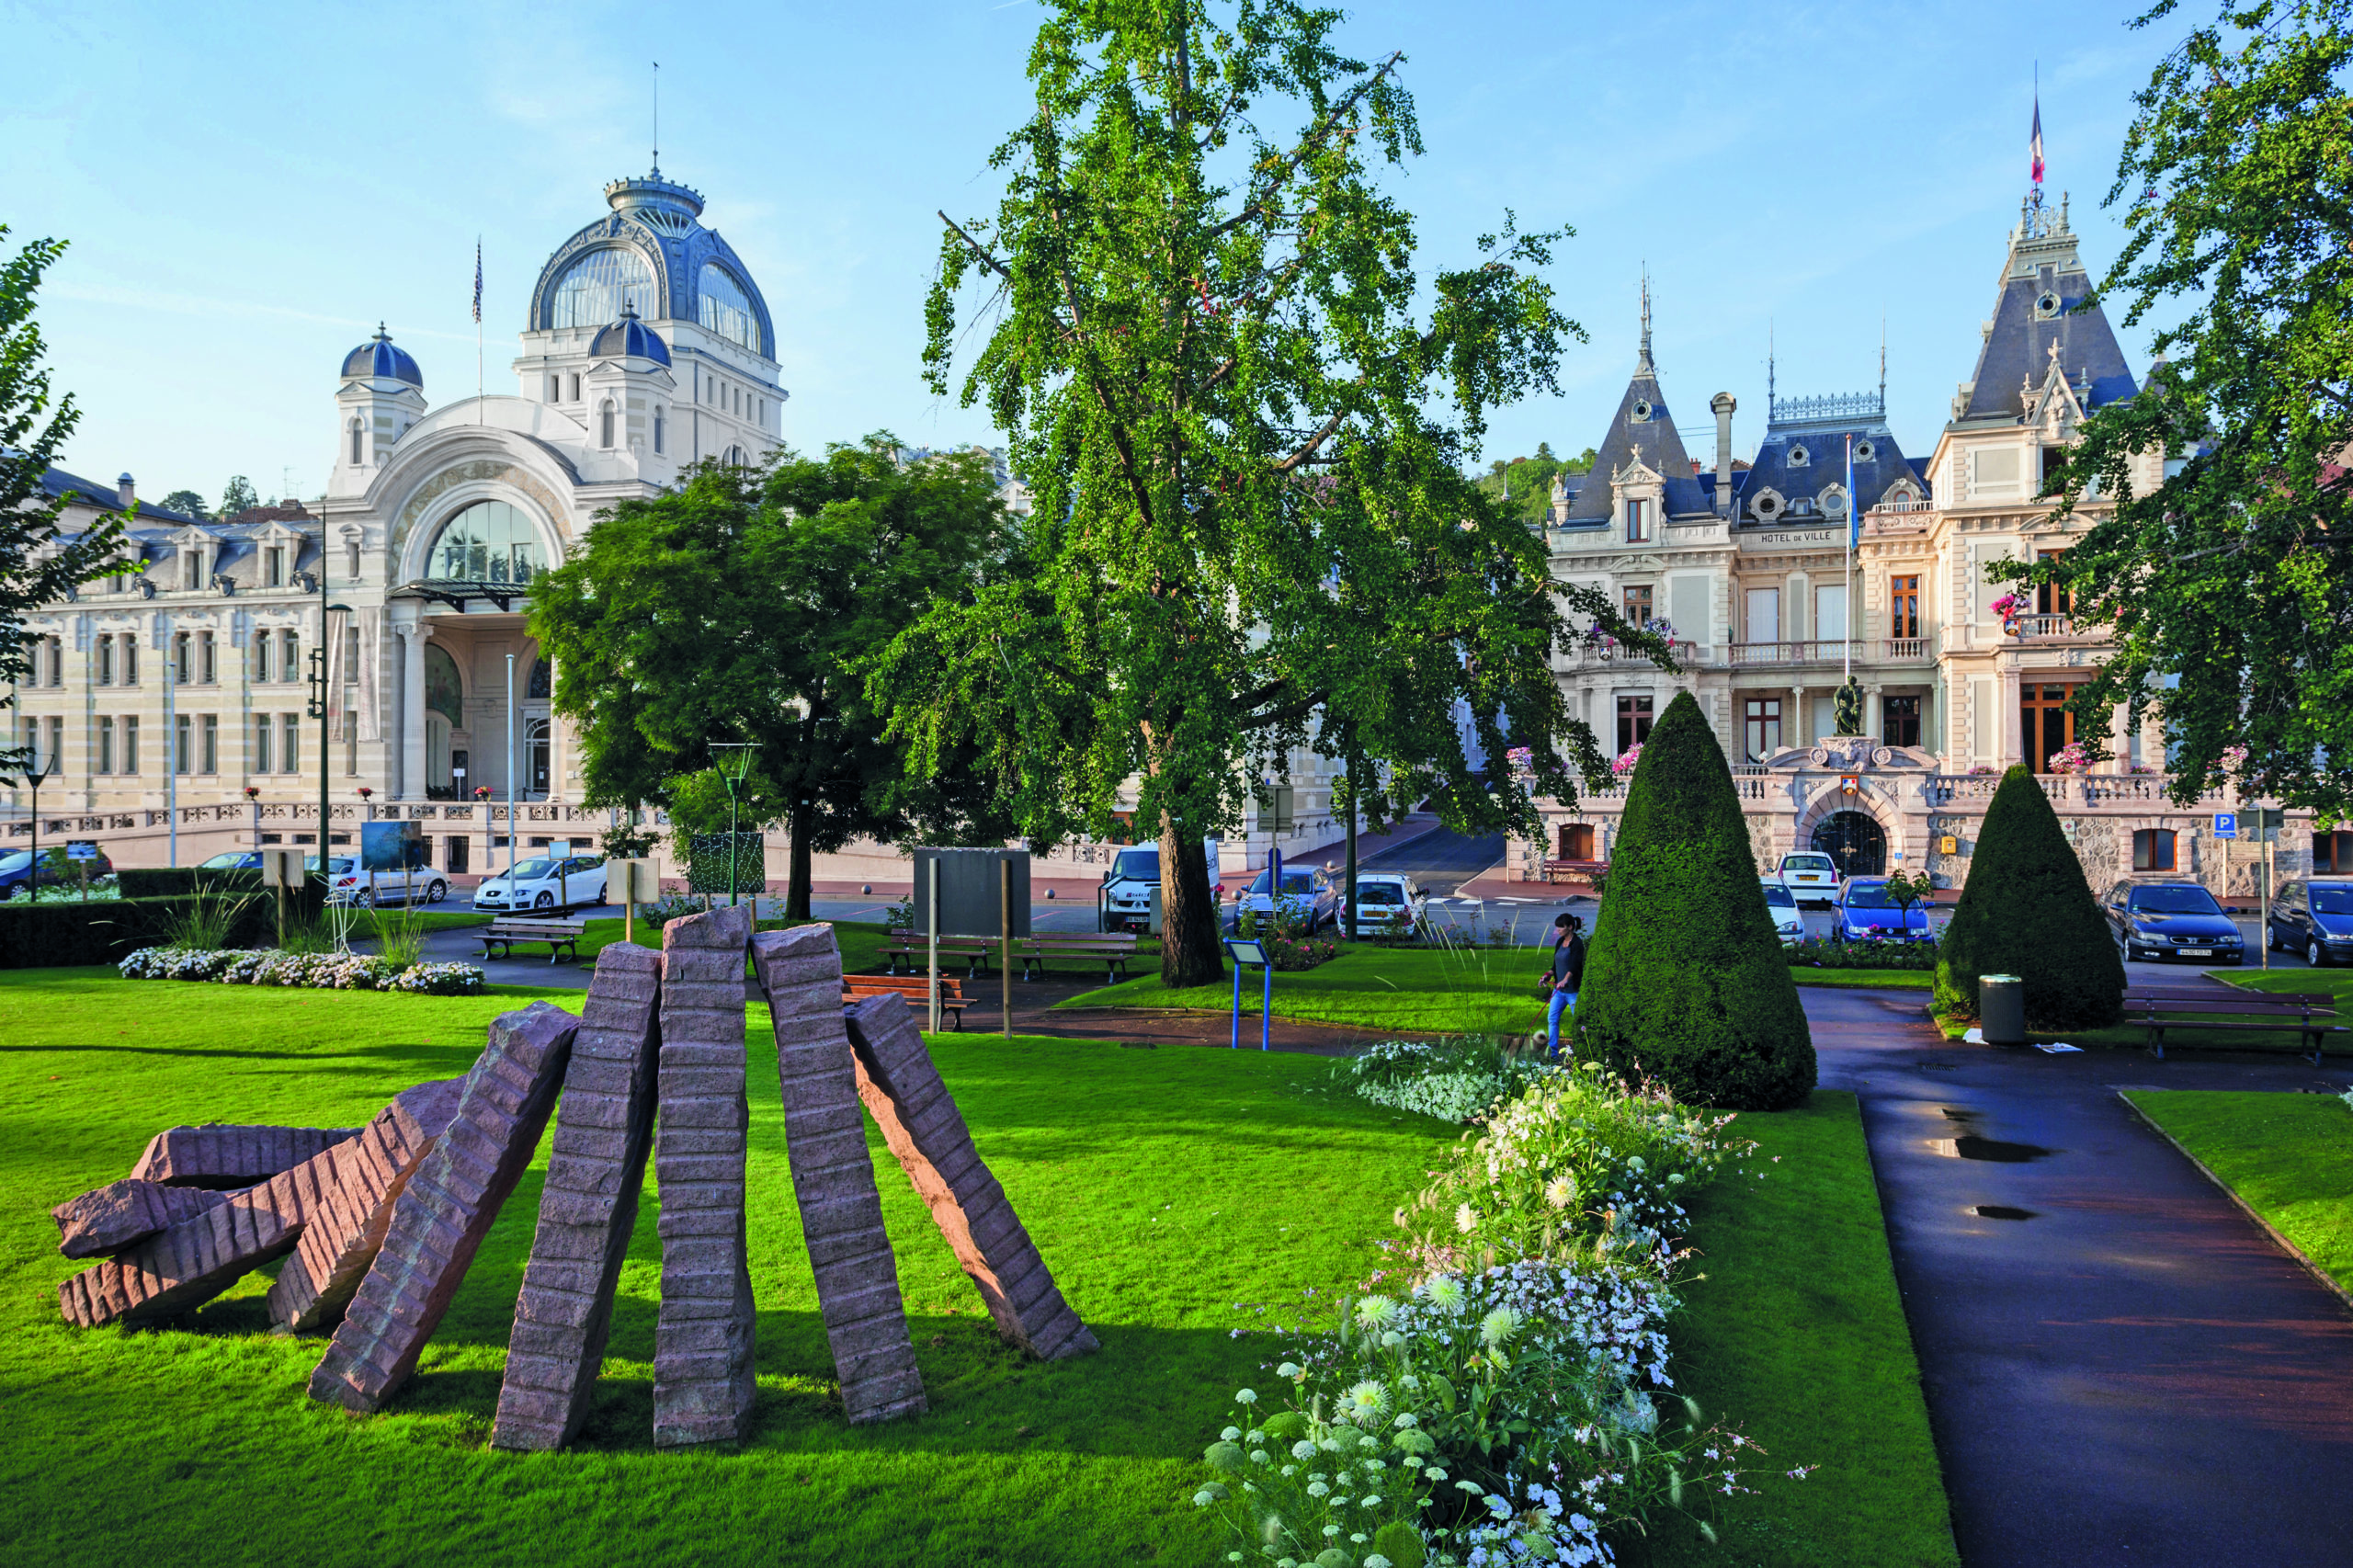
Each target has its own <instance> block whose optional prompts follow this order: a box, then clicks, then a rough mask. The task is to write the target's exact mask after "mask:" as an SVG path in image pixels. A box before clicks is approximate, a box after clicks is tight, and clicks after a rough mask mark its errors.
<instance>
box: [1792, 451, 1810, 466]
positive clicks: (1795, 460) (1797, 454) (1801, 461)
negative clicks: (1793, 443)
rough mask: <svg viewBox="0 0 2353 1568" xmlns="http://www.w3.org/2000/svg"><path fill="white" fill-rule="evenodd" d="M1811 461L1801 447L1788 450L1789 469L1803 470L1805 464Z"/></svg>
mask: <svg viewBox="0 0 2353 1568" xmlns="http://www.w3.org/2000/svg"><path fill="white" fill-rule="evenodd" d="M1812 461H1813V459H1812V458H1811V457H1810V456H1808V455H1807V452H1806V449H1804V448H1803V447H1791V448H1790V457H1789V463H1790V467H1791V468H1803V467H1805V465H1806V464H1807V463H1809V462H1812Z"/></svg>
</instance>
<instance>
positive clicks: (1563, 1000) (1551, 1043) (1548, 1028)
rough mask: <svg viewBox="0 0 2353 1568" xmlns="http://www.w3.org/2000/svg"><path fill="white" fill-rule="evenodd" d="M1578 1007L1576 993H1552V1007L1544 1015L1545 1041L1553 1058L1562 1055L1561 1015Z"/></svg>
mask: <svg viewBox="0 0 2353 1568" xmlns="http://www.w3.org/2000/svg"><path fill="white" fill-rule="evenodd" d="M1576 1005H1577V994H1576V993H1575V992H1574V991H1555V992H1553V993H1552V1006H1551V1008H1550V1009H1549V1010H1548V1011H1547V1012H1546V1013H1545V1015H1544V1039H1545V1041H1546V1044H1547V1048H1548V1050H1549V1051H1550V1052H1551V1054H1552V1055H1553V1056H1558V1055H1560V1054H1561V1015H1562V1014H1563V1013H1564V1012H1567V1011H1569V1010H1570V1009H1572V1008H1574V1006H1576Z"/></svg>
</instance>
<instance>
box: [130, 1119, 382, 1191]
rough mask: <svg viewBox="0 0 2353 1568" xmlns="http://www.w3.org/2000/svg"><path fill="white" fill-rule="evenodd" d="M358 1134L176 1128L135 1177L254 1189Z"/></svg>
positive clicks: (158, 1139) (159, 1138)
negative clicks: (259, 1184)
mask: <svg viewBox="0 0 2353 1568" xmlns="http://www.w3.org/2000/svg"><path fill="white" fill-rule="evenodd" d="M358 1135H359V1129H358V1128H357V1127H246V1126H241V1125H237V1124H234V1123H229V1122H218V1121H214V1122H207V1123H206V1124H205V1125H203V1126H202V1127H174V1128H169V1129H167V1130H165V1131H162V1132H158V1133H156V1134H155V1136H154V1137H153V1139H151V1140H149V1142H148V1144H147V1152H146V1153H143V1154H142V1155H140V1156H139V1163H138V1164H137V1165H133V1166H131V1176H132V1178H133V1179H134V1180H138V1181H153V1182H161V1183H163V1184H164V1185H165V1187H217V1188H230V1187H253V1186H256V1185H257V1184H258V1183H261V1182H265V1181H267V1180H268V1179H269V1178H270V1177H272V1176H278V1175H281V1174H282V1173H284V1172H287V1171H290V1170H292V1169H293V1168H294V1167H295V1166H296V1165H301V1163H302V1162H303V1161H305V1160H308V1159H312V1158H313V1157H315V1156H316V1155H318V1154H319V1153H322V1152H323V1151H324V1150H327V1149H331V1148H333V1147H334V1146H335V1145H336V1144H337V1143H343V1142H349V1141H350V1140H351V1139H353V1138H356V1137H358Z"/></svg>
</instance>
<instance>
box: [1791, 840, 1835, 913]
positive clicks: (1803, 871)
mask: <svg viewBox="0 0 2353 1568" xmlns="http://www.w3.org/2000/svg"><path fill="white" fill-rule="evenodd" d="M1775 873H1776V875H1777V877H1778V878H1779V881H1780V884H1781V885H1782V886H1783V887H1785V888H1787V889H1789V890H1790V897H1792V898H1794V899H1796V900H1797V901H1798V902H1799V903H1805V902H1806V901H1807V900H1809V899H1813V900H1817V901H1819V902H1820V903H1822V904H1823V905H1824V907H1825V908H1826V907H1827V906H1829V905H1831V904H1833V903H1837V902H1838V863H1837V862H1836V860H1833V859H1832V858H1830V857H1829V856H1827V855H1824V854H1823V853H1822V852H1821V851H1819V850H1815V849H1806V850H1801V851H1799V852H1798V853H1797V854H1794V855H1784V856H1782V857H1781V863H1780V865H1779V866H1778V867H1776V868H1775Z"/></svg>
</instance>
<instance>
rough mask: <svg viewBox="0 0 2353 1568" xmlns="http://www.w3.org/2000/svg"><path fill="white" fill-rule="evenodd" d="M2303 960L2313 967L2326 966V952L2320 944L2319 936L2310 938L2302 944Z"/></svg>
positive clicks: (2320, 967) (2323, 967)
mask: <svg viewBox="0 0 2353 1568" xmlns="http://www.w3.org/2000/svg"><path fill="white" fill-rule="evenodd" d="M2304 961H2305V962H2306V963H2308V964H2310V965H2312V966H2313V968H2314V969H2326V968H2327V967H2328V952H2327V949H2324V948H2323V947H2322V946H2321V945H2320V938H2319V937H2313V939H2312V940H2310V941H2308V942H2306V943H2305V944H2304Z"/></svg>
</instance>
